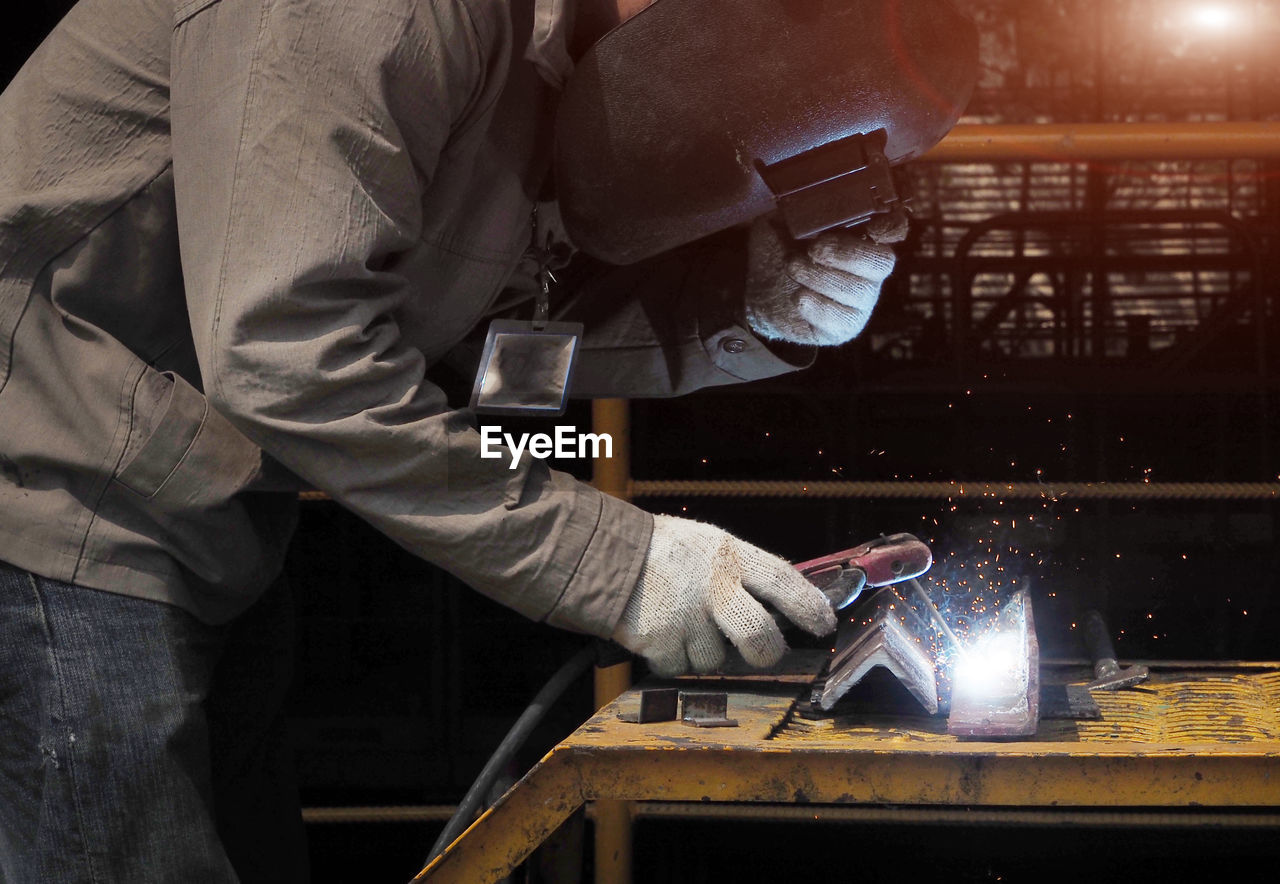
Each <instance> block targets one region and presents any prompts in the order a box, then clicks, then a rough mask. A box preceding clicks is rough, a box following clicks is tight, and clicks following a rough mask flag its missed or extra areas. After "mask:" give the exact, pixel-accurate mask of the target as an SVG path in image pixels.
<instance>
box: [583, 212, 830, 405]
mask: <svg viewBox="0 0 1280 884" xmlns="http://www.w3.org/2000/svg"><path fill="white" fill-rule="evenodd" d="M587 264H588V270H587V271H586V272H585V273H584V274H583V278H582V279H581V280H580V281H579V282H578V283H577V284H576V285H575V286H574V292H573V301H572V304H571V306H569V307H568V308H567V309H566V310H565V314H564V317H563V318H566V319H575V320H577V321H580V322H582V323H583V324H584V325H585V328H586V331H585V333H584V336H583V343H582V350H581V352H580V354H579V359H578V363H577V366H576V367H575V369H574V380H573V394H574V395H575V396H583V397H602V396H622V397H643V396H680V395H684V394H686V393H690V392H693V391H694V390H699V389H702V388H703V387H711V386H719V385H723V384H737V383H742V382H744V381H754V380H760V379H763V378H768V377H774V376H776V375H779V374H784V373H786V372H790V371H796V370H799V369H803V368H807V367H809V366H810V365H811V364H812V363H813V361H814V356H815V353H816V351H815V350H814V349H813V348H808V347H798V346H790V345H778V344H776V343H774V344H766V343H764V342H763V341H761V340H760V339H759V338H757V337H756V336H755V335H754V334H753V333H752V332H751V330H750V329H749V327H748V326H747V323H746V320H745V318H744V317H743V316H742V308H741V304H742V291H743V288H744V286H745V283H746V280H745V277H746V266H747V258H746V236H745V231H730V232H728V233H725V234H721V235H718V236H714V237H709V238H708V239H705V240H702V241H699V242H697V243H693V244H691V245H689V246H686V247H684V248H680V249H676V250H673V251H671V252H669V253H666V254H663V255H658V256H656V257H654V258H650V259H648V260H646V261H641V262H639V263H636V264H633V265H628V266H625V267H614V266H610V265H604V264H597V263H594V262H591V261H590V260H589V259H588V261H587Z"/></svg>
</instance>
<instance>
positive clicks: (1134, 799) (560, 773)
mask: <svg viewBox="0 0 1280 884" xmlns="http://www.w3.org/2000/svg"><path fill="white" fill-rule="evenodd" d="M1071 674H1072V673H1071V672H1069V671H1066V670H1063V671H1062V672H1057V673H1054V672H1050V673H1048V674H1047V680H1048V681H1053V680H1055V679H1056V680H1062V678H1064V677H1070V676H1071ZM716 687H717V688H720V689H723V688H725V687H727V685H725V684H718V685H717V686H716ZM746 687H747V688H749V689H747V690H740V691H732V690H731V691H730V698H729V715H730V717H732V718H736V719H737V720H738V722H739V726H738V727H736V728H713V729H700V728H692V727H689V726H687V725H683V724H680V723H678V722H660V723H653V724H645V725H634V724H626V723H624V722H622V721H620V720H619V719H618V713H619V712H620V711H623V710H628V711H629V710H632V709H634V708H635V707H636V706H637V705H638V703H639V697H638V693H637V692H636V691H634V690H632V691H628V692H627V693H625V694H623V695H622V696H621V697H619V698H618V700H617V701H615V702H614V703H611V704H609V705H608V706H606V707H604V708H603V709H601V710H600V711H599V712H598V713H597V714H596V715H595V716H593V717H592V718H591V719H590V720H588V721H587V722H586V723H585V724H583V726H582V727H580V728H579V729H578V730H577V731H575V732H574V733H573V734H572V735H571V736H570V737H569V738H568V739H567V740H565V741H564V742H563V743H561V744H560V745H559V746H557V747H556V748H555V749H554V750H553V751H552V752H551V753H550V754H549V755H548V756H547V757H546V758H545V759H543V761H542V763H541V764H540V765H539V766H538V767H536V768H534V770H532V771H530V773H529V774H528V775H527V776H526V777H525V778H524V779H523V780H522V781H521V782H520V783H518V784H517V785H516V786H515V787H514V788H513V789H512V791H510V792H508V793H507V795H506V796H504V798H503V800H502V801H501V802H500V803H499V804H498V805H497V806H495V807H494V808H493V809H491V810H490V811H489V812H488V813H486V814H485V816H484V817H482V818H481V819H480V820H478V821H477V822H476V824H475V825H474V826H472V827H471V829H470V830H468V831H467V832H466V833H464V834H463V836H462V837H461V838H460V839H459V840H458V841H457V842H455V843H454V844H453V845H452V847H451V848H450V850H449V851H448V852H447V853H445V855H444V856H443V857H441V858H440V859H439V860H438V861H437V862H436V863H435V864H434V865H433V866H431V867H430V868H428V869H427V870H425V871H424V874H423V876H420V877H422V878H426V877H429V878H430V880H431V881H432V882H438V881H458V882H468V884H486V882H490V881H496V880H498V879H500V878H501V877H503V876H504V875H505V874H506V873H507V872H508V871H509V870H510V869H511V868H514V867H515V866H516V865H518V864H519V863H520V862H521V861H522V860H523V859H524V858H525V857H526V856H527V855H528V854H529V853H530V852H531V851H532V850H533V848H534V847H536V846H537V844H539V843H540V842H541V840H542V839H543V838H545V837H546V836H547V835H548V834H550V832H552V831H553V830H554V829H555V827H556V826H558V825H559V824H560V822H561V821H562V820H563V819H564V818H565V817H567V816H568V815H569V814H570V813H572V812H573V810H574V809H576V808H577V807H578V806H580V805H581V804H582V803H583V802H584V801H600V802H621V801H664V802H697V803H701V802H769V803H785V804H832V805H886V804H887V805H914V806H961V807H1041V808H1051V807H1062V808H1082V807H1106V808H1157V807H1194V806H1202V807H1219V808H1237V807H1276V806H1280V664H1274V666H1273V667H1272V668H1270V669H1259V668H1256V667H1254V668H1248V669H1244V668H1242V669H1241V670H1239V671H1224V670H1222V669H1221V668H1216V669H1213V670H1210V671H1204V672H1194V671H1175V672H1157V673H1155V674H1153V677H1152V680H1151V682H1150V683H1149V684H1148V685H1147V686H1144V690H1141V691H1125V692H1117V693H1112V694H1105V693H1098V694H1095V697H1096V699H1097V700H1098V702H1099V706H1100V707H1101V709H1102V711H1103V718H1102V720H1101V721H1098V722H1058V721H1046V722H1042V726H1041V728H1040V731H1039V732H1038V733H1037V734H1036V735H1035V737H1033V738H1031V739H1026V740H1017V741H1001V742H974V741H964V740H959V739H957V738H955V737H953V736H950V735H948V734H947V733H946V730H945V726H944V723H943V722H942V721H941V720H940V719H930V718H926V717H917V718H907V717H888V716H875V715H848V716H837V717H835V718H830V719H822V720H818V721H806V720H804V719H803V718H800V717H798V716H796V715H795V714H794V709H795V705H796V701H797V699H798V698H799V697H801V696H802V695H803V694H804V693H805V691H806V688H805V687H804V686H799V685H795V684H787V685H767V684H760V683H751V684H749V685H746Z"/></svg>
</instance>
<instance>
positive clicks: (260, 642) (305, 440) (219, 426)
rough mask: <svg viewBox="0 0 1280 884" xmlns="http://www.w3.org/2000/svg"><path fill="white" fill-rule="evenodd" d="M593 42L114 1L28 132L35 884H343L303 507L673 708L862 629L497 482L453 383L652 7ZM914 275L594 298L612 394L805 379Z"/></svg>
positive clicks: (24, 401) (402, 13)
mask: <svg viewBox="0 0 1280 884" xmlns="http://www.w3.org/2000/svg"><path fill="white" fill-rule="evenodd" d="M571 5H572V4H566V3H564V2H560V0H514V2H512V3H508V2H505V0H361V2H359V3H343V2H339V0H82V2H80V3H79V5H77V6H76V7H75V8H73V9H72V10H71V12H70V14H69V15H68V16H67V17H66V19H65V20H64V21H63V22H62V23H61V24H60V25H59V26H58V27H57V29H56V30H55V31H54V32H53V33H52V35H51V36H50V37H49V38H48V39H47V40H46V41H45V42H44V43H43V44H42V45H41V47H40V48H39V49H38V50H37V51H36V53H35V54H34V55H33V56H32V58H31V59H30V60H29V61H28V63H27V64H26V65H25V67H24V68H23V69H22V70H21V72H20V73H19V74H18V75H17V77H16V78H15V79H14V81H13V82H12V83H11V84H10V85H9V86H8V88H7V89H6V90H5V92H4V93H3V97H0V735H3V736H2V737H0V879H3V880H8V881H22V882H36V881H58V882H78V881H98V882H102V881H112V882H116V881H155V880H182V881H232V880H237V879H239V880H245V881H249V880H255V881H256V880H272V881H286V880H293V879H303V878H305V875H306V862H305V856H304V855H303V853H302V852H301V850H302V840H301V824H300V821H299V818H298V813H297V807H296V797H295V796H294V795H293V794H292V793H291V791H290V787H289V785H288V783H287V782H286V779H287V778H285V777H283V776H282V775H281V774H280V773H279V771H278V770H277V769H276V768H275V767H273V760H274V758H275V757H276V755H277V753H278V736H279V730H280V728H279V719H278V712H279V702H280V697H281V694H282V692H283V685H284V684H285V683H286V682H287V676H288V665H287V661H288V660H289V658H290V655H291V650H290V647H289V625H288V624H289V620H288V599H287V596H286V594H285V591H284V590H283V588H282V585H281V583H280V581H279V579H278V575H279V573H280V570H281V560H282V556H283V553H284V550H285V547H286V545H287V543H288V541H289V538H290V534H291V532H292V531H293V528H294V522H295V510H296V498H297V491H298V489H299V488H302V487H311V488H315V489H320V490H322V491H324V492H326V493H327V494H328V495H329V496H330V497H331V498H332V499H333V500H335V501H337V502H338V503H339V504H341V505H342V506H344V507H346V508H347V509H349V510H351V511H352V512H354V513H355V514H357V515H358V516H359V517H361V518H362V519H364V520H366V521H368V522H369V523H370V524H372V525H374V526H375V527H376V528H378V529H379V530H380V531H382V532H384V533H385V534H386V535H387V536H389V537H390V538H392V539H393V540H394V541H396V542H397V543H398V544H400V545H401V546H403V547H404V548H405V549H407V550H409V551H411V552H412V553H414V554H416V555H418V556H420V557H422V558H423V559H425V560H427V561H430V562H433V563H435V564H437V565H439V566H441V567H443V568H445V569H447V570H449V571H450V572H452V573H453V574H455V575H457V576H458V577H459V578H461V579H462V580H463V581H465V582H466V583H468V584H469V585H470V586H472V587H474V588H475V589H476V590H478V591H479V592H482V593H484V594H485V595H487V596H489V597H491V598H493V599H495V600H497V601H499V602H501V603H502V604H505V605H508V606H510V607H511V608H513V609H515V610H516V611H519V612H520V613H522V614H524V615H526V616H528V617H530V618H534V619H537V620H541V621H544V622H546V623H549V624H552V625H554V626H558V627H563V628H566V629H570V630H576V631H579V632H583V633H588V634H592V635H596V636H601V637H612V638H614V639H616V640H617V641H618V642H619V643H621V644H622V645H624V646H625V647H627V648H628V649H630V650H632V651H634V652H635V653H638V654H641V655H643V656H644V657H645V658H647V659H648V661H649V662H650V664H651V666H652V667H653V668H654V669H656V670H657V671H659V672H662V673H675V672H679V671H683V670H685V669H687V668H689V667H693V668H695V669H707V668H709V667H712V666H714V665H716V664H717V663H718V662H719V661H720V660H721V659H722V657H723V654H724V649H725V644H724V640H723V638H724V637H725V636H727V637H728V638H729V639H730V640H731V641H732V642H733V644H734V645H736V646H737V647H738V648H739V649H740V650H741V652H742V654H743V656H744V657H745V658H746V659H747V660H748V661H749V662H751V663H753V664H756V665H761V666H763V665H768V664H770V663H772V662H774V661H776V660H777V659H778V657H779V656H780V654H781V653H782V651H783V649H784V643H783V639H782V637H781V635H780V633H779V631H778V628H777V626H776V625H775V622H774V620H773V619H772V617H771V616H770V615H769V614H768V613H767V612H766V610H765V608H764V607H763V606H762V604H761V602H762V601H763V602H766V603H767V604H768V605H769V606H770V607H773V608H776V609H777V610H779V611H781V612H782V613H783V614H784V615H786V616H787V617H788V618H790V619H791V620H792V621H794V622H795V623H796V624H798V625H799V626H800V627H802V628H804V629H806V630H808V631H809V632H811V633H814V634H825V633H827V632H829V631H830V630H832V629H833V628H834V625H835V619H834V616H833V614H832V611H831V609H830V607H829V606H828V604H827V602H826V600H825V598H824V596H823V595H822V594H821V592H819V591H818V590H817V589H816V588H815V587H813V586H812V585H810V584H809V583H807V582H806V581H805V580H804V579H803V578H801V577H799V576H798V574H796V573H795V572H794V570H793V569H791V568H789V567H788V566H787V565H786V564H785V563H784V562H783V561H781V560H780V559H778V558H776V557H774V556H772V555H770V554H768V553H766V552H764V551H762V550H760V549H757V548H756V547H754V546H752V545H750V544H747V543H745V542H742V541H740V540H737V539H735V538H733V537H731V536H730V535H728V534H727V533H726V532H724V531H722V530H720V529H718V528H716V527H713V526H711V525H706V524H699V523H695V522H692V521H688V520H683V519H678V518H672V517H665V516H656V517H655V516H651V515H649V514H648V513H645V512H643V511H641V510H640V509H637V508H636V507H634V506H631V505H629V504H627V503H623V502H621V501H618V500H616V499H612V498H610V497H607V496H604V495H602V494H600V493H599V492H597V491H595V490H593V489H592V488H591V487H589V486H587V485H585V484H582V483H580V482H577V481H575V480H573V479H572V478H570V477H569V476H567V475H565V474H562V473H559V472H556V471H552V470H550V469H548V468H547V467H546V466H545V464H544V462H543V461H541V460H537V459H532V458H529V457H524V458H521V459H520V461H519V462H518V464H517V466H516V468H515V469H509V468H508V466H509V464H508V462H507V460H506V459H498V460H493V459H482V458H481V457H480V456H479V452H480V436H479V433H478V432H477V429H476V417H475V415H474V414H473V413H472V412H471V411H470V410H469V409H467V408H465V407H460V406H465V405H466V403H465V401H464V402H461V403H460V402H458V401H456V399H454V400H453V401H451V399H450V397H449V396H448V395H447V394H446V392H445V390H444V386H442V384H443V383H444V382H443V381H441V382H439V383H437V381H436V379H435V373H436V372H441V373H444V374H447V372H448V371H450V370H452V368H451V366H456V365H457V364H458V361H459V359H460V357H459V356H458V354H459V353H463V352H471V353H473V352H474V351H473V350H466V348H465V347H460V345H461V344H463V343H464V339H467V338H468V336H469V335H470V334H471V333H472V332H473V330H474V329H477V328H479V329H480V330H481V331H483V327H484V325H485V321H486V320H487V319H488V318H489V317H490V315H491V314H494V313H497V312H499V311H501V310H505V309H507V308H509V307H510V305H511V303H512V300H511V297H510V296H511V293H513V292H515V293H517V294H518V293H521V292H535V293H536V292H537V291H538V290H540V289H544V284H545V283H546V281H547V279H548V277H549V276H551V275H553V274H554V273H555V272H556V271H557V270H559V269H560V268H561V265H562V264H563V263H564V260H563V259H564V257H565V256H566V255H567V254H568V251H569V249H570V244H569V243H568V241H567V238H566V237H565V236H564V235H563V233H562V232H560V231H559V229H558V225H557V224H556V220H555V218H556V211H555V209H556V207H555V203H554V199H553V193H552V191H551V190H550V189H549V188H550V182H549V181H548V180H547V174H546V172H547V169H548V166H549V148H550V144H549V140H550V136H551V131H552V124H553V119H554V104H555V101H556V95H557V92H558V90H560V89H561V87H562V86H563V84H564V83H565V81H566V79H567V78H569V77H570V76H571V72H572V69H573V59H574V58H575V57H576V56H577V55H578V54H579V53H580V52H581V51H582V50H583V48H584V47H588V46H590V45H591V44H592V43H594V42H595V41H596V39H597V38H598V37H599V36H600V35H601V34H603V33H604V32H606V31H607V30H609V29H610V28H612V27H614V26H615V25H617V24H618V23H619V22H621V21H623V20H626V19H628V18H629V17H630V16H632V15H634V14H636V13H638V12H639V11H640V9H641V8H642V7H644V6H645V5H646V0H578V8H577V11H576V12H577V14H576V16H575V15H574V10H572V9H570V8H569V7H570V6H571ZM900 232H901V231H900V230H899V231H898V234H900ZM882 234H885V235H884V237H883V238H888V236H887V233H886V232H885V231H882ZM744 242H745V244H746V247H745V249H744V247H743V243H744ZM893 264H894V254H893V251H892V249H891V248H890V247H889V246H888V245H885V244H882V243H877V242H876V241H874V239H873V238H868V237H866V236H863V235H856V234H853V233H850V232H846V231H836V232H830V233H825V234H823V235H821V236H819V237H817V238H816V239H813V240H812V241H809V242H806V243H803V244H801V243H796V242H792V241H791V240H790V239H789V238H788V237H787V236H786V235H785V234H784V233H782V232H780V228H779V227H778V226H777V225H776V224H773V223H769V222H767V221H763V222H758V223H755V224H754V225H753V226H752V227H751V229H750V231H749V234H747V235H746V236H745V237H743V236H736V235H727V236H724V237H720V238H714V237H713V238H711V239H709V240H704V241H698V242H695V243H693V244H692V245H690V246H688V247H686V248H680V249H676V250H673V251H669V252H664V253H663V254H660V255H657V256H655V257H653V258H651V259H649V260H645V261H640V262H638V263H636V264H633V265H629V266H626V267H614V266H607V265H599V267H597V272H594V273H586V274H582V273H579V274H576V278H575V288H574V290H573V291H572V292H569V293H566V294H567V295H569V296H571V297H572V304H571V305H570V306H569V307H567V308H566V310H565V313H564V316H563V317H562V318H566V319H570V320H577V321H581V322H582V323H583V324H584V331H583V334H582V339H581V343H580V346H579V353H578V357H577V361H576V369H575V375H574V380H573V389H574V392H575V393H576V394H579V395H590V396H601V395H608V396H641V395H676V394H682V393H686V392H689V391H691V390H694V389H698V388H702V387H707V386H712V385H717V384H728V383H737V382H741V381H750V380H754V379H758V378H764V377H769V376H774V375H778V374H780V373H783V372H787V371H791V370H794V369H797V368H802V367H804V366H805V365H806V364H807V363H808V362H809V360H811V359H812V349H811V348H812V346H814V345H821V346H827V345H837V344H840V343H843V342H845V341H847V340H849V339H850V338H853V337H854V336H856V335H857V334H858V333H859V332H860V331H861V330H862V328H863V326H864V325H865V323H866V322H867V319H868V316H869V315H870V313H871V310H872V307H873V306H874V304H875V303H876V300H877V297H878V294H879V290H880V286H881V283H882V281H883V280H884V279H885V277H886V276H887V275H888V274H889V272H890V271H891V269H892V267H893ZM571 269H572V265H571V267H570V270H571ZM562 275H565V276H566V277H574V276H575V274H573V273H572V272H568V271H565V272H564V273H563V274H562ZM464 361H465V360H464ZM474 367H475V366H474V364H472V368H474Z"/></svg>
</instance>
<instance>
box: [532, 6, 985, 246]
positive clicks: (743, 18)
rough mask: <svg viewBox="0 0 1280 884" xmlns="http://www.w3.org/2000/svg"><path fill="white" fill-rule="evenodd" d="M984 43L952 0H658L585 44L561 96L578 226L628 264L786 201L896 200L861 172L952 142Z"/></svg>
mask: <svg viewBox="0 0 1280 884" xmlns="http://www.w3.org/2000/svg"><path fill="white" fill-rule="evenodd" d="M977 44H978V39H977V32H976V30H975V28H974V26H973V24H972V23H971V22H970V21H969V20H968V19H967V18H965V17H964V16H962V15H961V14H960V13H959V12H957V11H956V9H955V8H954V7H952V6H951V4H950V3H949V2H947V0H657V2H655V3H653V4H652V5H651V6H649V7H648V8H646V9H644V10H643V11H641V12H640V13H639V14H637V15H636V16H634V17H633V18H631V19H629V20H628V21H626V22H624V23H622V24H621V25H620V26H618V27H616V28H614V29H613V30H612V31H610V32H609V33H607V34H606V35H605V36H604V37H602V38H601V39H600V40H599V41H598V42H597V43H596V44H595V45H593V46H592V47H591V48H590V49H589V50H588V51H587V52H586V53H585V55H584V56H583V57H582V58H581V59H580V60H579V61H578V63H577V65H576V66H575V69H574V72H573V75H572V76H571V77H570V78H569V82H568V84H567V85H566V87H565V90H564V93H563V95H562V97H561V102H560V106H559V109H558V111H557V119H556V151H555V179H556V191H557V195H558V198H559V201H560V209H561V212H562V215H563V217H564V221H565V225H566V229H567V230H568V232H569V235H570V237H571V238H572V239H573V241H574V243H575V244H576V245H577V246H578V247H579V248H581V249H583V250H584V251H586V252H587V253H588V254H591V255H594V256H595V257H597V258H600V259H602V260H605V261H609V262H612V263H616V264H628V263H631V262H634V261H638V260H641V259H643V258H646V257H649V256H651V255H655V254H657V253H659V252H663V251H666V250H668V249H671V248H674V247H676V246H680V245H683V244H685V243H688V242H692V241H693V240H696V239H700V238H702V237H704V236H707V235H709V234H712V233H715V232H717V231H720V230H724V229H726V228H729V227H732V226H735V225H737V224H741V223H744V222H748V221H750V220H752V219H754V218H756V217H759V216H761V215H764V214H767V213H769V212H771V211H773V210H775V209H776V208H778V207H779V205H780V204H784V203H785V202H786V201H787V200H790V201H791V202H792V203H794V204H795V205H796V207H797V210H798V211H800V212H801V213H802V214H804V213H805V212H808V213H810V214H812V213H813V212H815V211H816V212H817V213H818V215H820V216H823V217H825V216H827V215H830V213H831V211H832V204H837V203H841V202H842V201H844V200H846V198H848V197H850V195H852V197H853V198H854V199H855V200H856V199H857V198H859V195H861V198H867V195H868V192H869V193H870V198H869V202H868V205H869V206H870V208H871V211H880V210H882V209H884V208H885V207H886V205H887V204H888V202H891V201H889V200H886V199H885V197H884V195H883V192H882V191H881V192H880V193H879V194H877V191H876V187H877V185H876V184H875V183H874V181H873V182H871V183H870V184H869V185H868V183H867V181H865V180H854V179H849V178H848V177H847V176H846V175H845V173H846V172H850V171H858V170H857V169H854V168H852V167H856V166H857V165H858V164H859V163H864V164H866V163H870V164H872V165H874V164H876V163H881V164H882V165H883V164H884V163H887V164H888V165H896V164H898V163H902V162H905V161H906V160H909V159H911V158H912V157H916V156H919V155H920V154H922V153H924V152H925V151H926V150H928V149H929V148H930V147H932V146H933V145H934V144H935V143H937V142H938V141H939V140H940V139H941V138H942V136H943V135H945V134H946V133H947V131H948V130H950V129H951V127H952V126H954V125H955V123H956V121H957V120H958V119H959V117H960V114H961V112H962V111H963V109H964V106H965V104H966V103H967V101H968V98H969V95H970V93H971V92H972V90H973V86H974V83H975V81H976V79H977V56H978V49H977ZM870 171H871V172H875V173H877V176H873V177H875V178H876V180H884V175H883V173H884V172H886V171H887V169H885V168H881V169H874V168H873V169H871V170H870ZM833 181H834V182H836V184H837V185H839V184H841V182H843V184H844V185H845V188H844V190H845V193H844V194H843V195H842V194H841V192H840V188H839V187H838V186H837V187H836V188H835V189H834V190H831V189H829V188H828V186H827V184H824V182H827V183H828V184H829V183H830V182H833ZM818 185H823V186H821V187H818ZM815 187H816V188H817V189H814V188H815ZM797 194H798V195H799V196H797ZM802 203H803V205H801V204H802ZM834 211H835V213H836V215H835V217H838V216H840V210H839V208H838V206H837V207H836V208H835V210H834ZM859 213H862V216H863V217H866V215H867V214H868V212H867V211H866V208H865V207H864V208H862V209H855V210H854V211H853V212H852V213H851V214H852V216H853V217H851V218H845V219H844V220H845V221H846V222H850V223H854V222H856V221H857V220H858V217H857V216H858V215H859ZM804 223H808V224H809V226H810V227H812V226H813V225H814V224H818V226H819V227H820V226H821V225H822V223H825V222H819V221H814V220H813V219H812V218H810V219H808V220H807V222H804ZM804 223H801V225H800V226H801V227H803V226H804ZM828 226H844V225H842V224H836V223H831V224H829V225H828ZM792 232H793V234H796V235H805V234H806V233H812V232H814V231H813V230H807V231H806V230H797V229H794V228H793V231H792Z"/></svg>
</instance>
